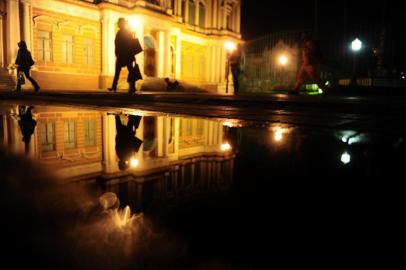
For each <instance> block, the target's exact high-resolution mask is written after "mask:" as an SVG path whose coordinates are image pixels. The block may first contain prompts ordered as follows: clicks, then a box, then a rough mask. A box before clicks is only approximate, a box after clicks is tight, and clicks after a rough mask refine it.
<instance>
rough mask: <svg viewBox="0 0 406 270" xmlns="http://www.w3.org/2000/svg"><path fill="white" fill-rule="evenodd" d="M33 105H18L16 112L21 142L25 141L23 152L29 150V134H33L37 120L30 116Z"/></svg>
mask: <svg viewBox="0 0 406 270" xmlns="http://www.w3.org/2000/svg"><path fill="white" fill-rule="evenodd" d="M32 109H34V107H33V106H29V107H27V106H20V107H19V112H18V117H19V120H18V125H19V126H20V130H21V134H22V135H23V142H24V143H25V153H28V152H29V149H30V148H29V143H30V141H31V136H32V134H34V131H35V126H36V125H37V121H35V120H34V119H33V118H32Z"/></svg>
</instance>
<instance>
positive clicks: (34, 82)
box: [24, 69, 39, 92]
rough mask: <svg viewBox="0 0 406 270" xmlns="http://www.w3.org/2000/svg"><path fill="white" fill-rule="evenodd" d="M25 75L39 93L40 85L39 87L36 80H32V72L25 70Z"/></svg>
mask: <svg viewBox="0 0 406 270" xmlns="http://www.w3.org/2000/svg"><path fill="white" fill-rule="evenodd" d="M24 75H25V77H26V78H27V80H29V81H30V82H31V83H32V85H33V86H34V89H35V91H37V92H38V91H39V85H38V83H37V82H36V81H35V80H34V78H32V77H31V76H30V70H29V69H26V70H24Z"/></svg>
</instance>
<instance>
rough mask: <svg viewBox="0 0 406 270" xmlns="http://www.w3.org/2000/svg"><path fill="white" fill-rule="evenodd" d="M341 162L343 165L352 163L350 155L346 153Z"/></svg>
mask: <svg viewBox="0 0 406 270" xmlns="http://www.w3.org/2000/svg"><path fill="white" fill-rule="evenodd" d="M341 162H342V163H343V164H348V163H350V162H351V156H350V154H348V153H347V152H345V153H344V154H342V155H341Z"/></svg>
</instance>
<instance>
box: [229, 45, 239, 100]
mask: <svg viewBox="0 0 406 270" xmlns="http://www.w3.org/2000/svg"><path fill="white" fill-rule="evenodd" d="M230 65H231V74H232V75H233V83H234V93H235V94H237V93H238V92H239V91H240V79H239V78H240V74H241V44H238V45H237V48H236V49H235V50H234V51H233V52H232V54H231V55H230Z"/></svg>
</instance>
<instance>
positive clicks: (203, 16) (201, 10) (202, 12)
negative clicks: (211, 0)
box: [199, 1, 206, 27]
mask: <svg viewBox="0 0 406 270" xmlns="http://www.w3.org/2000/svg"><path fill="white" fill-rule="evenodd" d="M199 26H200V27H206V6H205V5H204V3H203V2H202V1H200V3H199Z"/></svg>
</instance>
